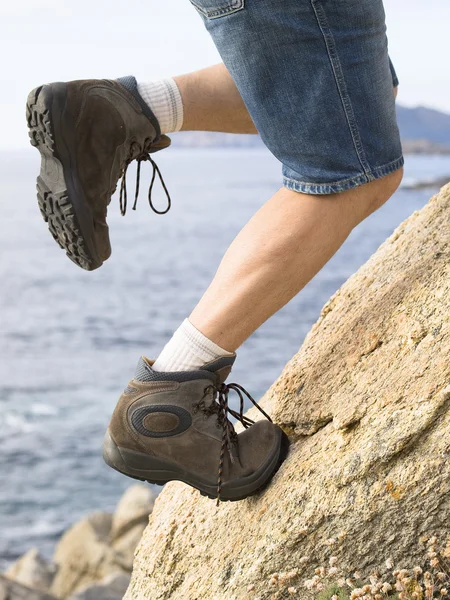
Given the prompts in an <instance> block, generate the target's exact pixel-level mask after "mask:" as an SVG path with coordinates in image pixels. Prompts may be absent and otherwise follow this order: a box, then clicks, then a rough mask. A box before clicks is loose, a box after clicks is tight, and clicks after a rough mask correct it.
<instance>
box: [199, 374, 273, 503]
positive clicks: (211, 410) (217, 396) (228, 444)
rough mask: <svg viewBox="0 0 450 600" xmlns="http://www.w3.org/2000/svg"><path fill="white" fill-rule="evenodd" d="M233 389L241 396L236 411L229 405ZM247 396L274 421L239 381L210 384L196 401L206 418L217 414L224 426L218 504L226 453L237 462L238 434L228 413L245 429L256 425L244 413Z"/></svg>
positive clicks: (219, 424) (232, 460) (218, 478)
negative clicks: (207, 401)
mask: <svg viewBox="0 0 450 600" xmlns="http://www.w3.org/2000/svg"><path fill="white" fill-rule="evenodd" d="M231 391H233V392H235V393H236V394H237V395H238V397H239V411H235V410H233V409H232V408H230V407H229V405H228V396H229V393H230V392H231ZM211 393H212V394H213V401H212V402H211V404H209V405H208V406H207V405H206V403H205V399H206V398H207V396H208V395H209V394H211ZM244 396H246V397H247V398H248V399H249V400H250V402H251V403H252V404H253V405H254V406H256V408H257V409H258V410H259V411H260V412H261V413H262V414H263V415H264V416H265V417H266V419H268V420H269V421H270V422H271V423H272V419H271V418H270V417H269V415H268V414H267V413H266V412H265V411H264V410H263V409H262V408H261V407H260V406H259V405H258V403H257V402H256V400H254V399H253V398H252V397H251V395H250V394H249V393H248V392H247V390H246V389H245V388H243V387H242V386H241V385H239V384H238V383H228V384H225V383H222V384H221V385H219V386H218V387H217V386H215V385H209V386H207V387H206V388H205V390H204V394H203V397H202V399H201V400H200V402H198V403H195V404H194V407H195V409H197V410H201V411H202V412H204V413H205V415H206V418H208V417H209V416H211V415H213V414H215V415H217V426H218V427H221V428H222V446H221V449H220V458H219V467H218V472H217V505H219V503H220V495H221V492H222V483H223V482H222V479H223V467H224V463H225V453H226V452H228V455H229V457H230V461H231V463H232V464H234V463H235V458H234V456H233V452H232V449H233V445H235V444H236V443H237V439H238V435H237V433H236V431H235V430H234V426H233V423H232V422H231V421H230V420H229V418H228V415H231V416H233V417H235V418H236V419H237V420H238V421H240V423H242V425H243V426H244V428H245V429H248V428H249V427H250V426H251V425H254V423H255V421H253V420H252V419H250V418H249V417H246V416H245V415H244V401H245V398H244Z"/></svg>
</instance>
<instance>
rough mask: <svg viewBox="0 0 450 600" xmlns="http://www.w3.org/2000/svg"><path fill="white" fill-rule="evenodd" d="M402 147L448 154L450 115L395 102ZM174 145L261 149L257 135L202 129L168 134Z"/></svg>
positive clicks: (408, 150)
mask: <svg viewBox="0 0 450 600" xmlns="http://www.w3.org/2000/svg"><path fill="white" fill-rule="evenodd" d="M397 119H398V124H399V128H400V134H401V137H402V143H403V149H404V151H405V152H410V153H433V152H436V153H442V154H447V153H450V114H447V113H444V112H441V111H438V110H435V109H433V108H426V107H424V106H418V107H416V108H409V107H406V106H401V105H397ZM170 137H171V138H172V141H173V145H174V147H192V146H197V147H201V148H202V147H203V148H211V147H233V148H239V147H240V148H260V147H262V146H263V143H262V141H261V139H260V137H259V136H258V135H245V134H244V135H234V134H230V133H213V132H204V131H182V132H179V133H175V134H172V135H171V136H170Z"/></svg>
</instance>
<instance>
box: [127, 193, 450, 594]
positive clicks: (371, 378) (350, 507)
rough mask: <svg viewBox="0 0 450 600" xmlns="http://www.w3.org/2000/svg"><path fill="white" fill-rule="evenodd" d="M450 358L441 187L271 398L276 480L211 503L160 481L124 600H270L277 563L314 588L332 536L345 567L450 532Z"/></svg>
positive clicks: (449, 207) (377, 560) (411, 549)
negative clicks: (283, 445)
mask: <svg viewBox="0 0 450 600" xmlns="http://www.w3.org/2000/svg"><path fill="white" fill-rule="evenodd" d="M449 356H450V185H448V186H446V187H444V188H443V189H442V190H441V192H440V193H439V194H438V195H436V196H434V197H433V198H432V199H431V200H430V201H429V203H428V204H427V205H426V206H425V207H424V208H423V209H422V210H420V211H415V212H414V213H413V214H412V215H411V216H410V217H409V218H408V219H407V220H406V221H404V222H403V223H402V224H401V225H399V227H397V229H396V230H395V231H394V233H393V234H392V235H391V236H390V237H389V238H388V239H387V240H386V241H385V242H384V243H383V244H382V245H381V246H380V248H379V249H378V250H377V252H375V253H374V254H373V255H372V256H371V257H370V259H369V260H368V261H367V262H366V263H365V264H364V265H363V266H362V267H361V268H360V269H359V270H358V271H357V272H356V273H355V274H354V275H352V276H351V277H350V278H349V279H348V281H347V282H346V283H345V284H344V285H343V286H342V287H341V288H340V289H339V290H338V291H337V292H336V293H335V294H334V295H333V296H332V298H330V300H329V301H328V302H327V303H326V305H325V306H324V308H323V309H322V312H321V315H320V317H319V319H318V321H317V322H316V323H315V324H314V326H313V327H312V329H311V331H310V332H309V333H308V335H307V336H306V338H305V340H304V343H303V345H302V347H301V348H300V350H299V352H298V353H297V354H296V355H295V356H294V357H293V359H292V360H291V361H290V362H289V363H288V365H287V366H286V368H285V369H284V371H283V373H282V374H281V376H280V378H279V379H278V381H277V382H275V384H274V385H273V386H272V387H271V389H270V390H269V391H268V392H267V394H266V395H265V397H264V399H263V401H262V406H263V407H264V408H265V410H268V411H269V412H270V413H271V414H272V416H273V417H274V420H275V421H276V422H277V423H278V424H279V425H280V426H281V427H283V428H284V429H285V431H286V432H287V433H288V434H289V436H290V439H291V448H290V452H289V455H288V457H287V459H286V461H285V462H284V463H283V465H282V467H281V468H280V470H279V472H278V473H277V474H276V476H275V478H274V479H273V481H272V482H271V484H270V486H269V487H268V488H267V489H266V490H264V491H263V492H261V493H259V494H257V495H256V496H253V497H251V498H248V499H247V500H244V501H241V502H237V503H223V504H221V505H220V506H219V507H216V505H215V503H214V502H212V501H210V500H208V499H207V498H204V497H202V496H200V494H199V493H198V492H197V491H195V490H192V489H191V488H189V487H188V486H186V485H184V484H181V483H171V484H168V485H167V486H166V487H165V489H164V490H163V492H162V493H161V494H160V496H159V497H158V499H157V501H156V503H155V507H154V510H153V513H152V515H151V517H150V523H149V526H148V527H147V529H146V531H145V533H144V536H143V538H142V541H141V543H140V545H139V547H138V549H137V551H136V558H135V563H134V572H133V576H132V581H131V584H130V587H129V588H128V591H127V593H126V595H125V597H124V600H144V599H146V598H152V600H169V599H170V600H181V599H183V600H197V599H199V600H200V599H202V600H204V599H210V600H232V599H235V600H241V599H246V600H247V599H251V598H255V599H256V598H259V599H260V600H266V599H269V598H272V597H273V587H271V585H272V584H271V581H272V580H273V574H274V573H279V572H284V573H286V572H290V573H295V574H296V575H295V577H293V578H291V579H289V581H287V582H286V590H285V593H286V594H287V595H288V594H290V593H291V592H289V591H288V590H289V589H291V590H292V589H295V590H297V591H296V596H295V597H298V598H302V597H309V596H308V595H306V592H305V595H303V592H302V581H303V580H304V579H305V578H306V577H308V576H310V572H311V565H312V566H314V565H317V564H321V561H322V560H323V559H324V557H325V556H326V554H327V540H329V539H330V538H336V537H337V536H339V539H340V543H339V547H338V548H337V550H336V552H337V553H338V559H339V562H340V564H341V565H342V566H345V567H346V568H347V569H348V570H349V572H351V571H352V570H356V569H357V570H358V571H361V572H362V573H369V572H370V571H371V570H372V569H374V568H377V567H379V565H380V564H382V563H383V562H384V560H385V558H386V557H387V556H390V557H392V558H393V560H394V561H395V562H396V563H398V564H400V563H403V564H405V563H408V564H413V563H414V562H415V561H420V558H421V556H420V553H421V548H420V546H419V545H418V543H417V541H418V539H419V537H420V536H422V535H424V534H433V533H438V534H439V536H440V537H441V538H445V537H447V536H448V535H449V534H450V436H449V432H450V359H449ZM250 414H251V416H252V417H253V418H259V416H258V414H257V413H256V412H255V411H254V410H253V411H250ZM306 556H307V557H310V559H309V562H308V561H305V560H303V558H302V557H306ZM272 583H273V581H272ZM280 597H284V596H280ZM286 597H288V596H286Z"/></svg>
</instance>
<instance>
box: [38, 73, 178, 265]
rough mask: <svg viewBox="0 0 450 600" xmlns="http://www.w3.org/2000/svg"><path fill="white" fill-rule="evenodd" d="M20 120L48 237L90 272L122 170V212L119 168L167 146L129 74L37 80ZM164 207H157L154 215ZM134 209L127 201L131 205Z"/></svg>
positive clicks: (99, 260) (99, 258) (103, 243)
mask: <svg viewBox="0 0 450 600" xmlns="http://www.w3.org/2000/svg"><path fill="white" fill-rule="evenodd" d="M27 122H28V128H29V136H30V140H31V144H32V145H33V146H36V148H37V149H38V150H39V152H40V153H41V172H40V175H39V177H38V179H37V194H38V202H39V207H40V210H41V213H42V216H43V217H44V220H45V221H46V222H47V223H48V227H49V230H50V233H51V234H52V236H53V237H54V238H55V240H56V242H57V243H58V244H59V245H60V246H61V248H63V249H64V250H66V253H67V256H68V257H69V258H70V259H71V260H73V262H74V263H75V264H77V265H78V266H79V267H82V268H83V269H86V270H88V271H92V270H93V269H97V268H98V267H100V266H101V265H102V264H103V261H105V260H106V259H107V258H108V257H109V256H110V254H111V245H110V242H109V233H108V225H107V224H106V213H107V207H108V204H109V203H110V201H111V196H112V195H113V193H114V192H115V190H116V188H117V182H118V181H119V179H120V177H121V176H122V177H123V179H122V185H121V188H120V205H121V212H122V214H125V211H126V201H127V191H126V179H125V176H126V170H127V167H128V165H129V164H130V162H132V161H133V160H135V159H136V160H137V161H138V175H137V184H136V195H135V205H136V199H137V195H138V192H139V175H140V164H141V162H142V161H144V160H149V161H150V162H151V163H152V165H153V179H152V184H151V186H150V191H149V202H150V206H151V207H152V208H153V209H154V207H153V204H152V202H151V187H152V186H153V182H154V179H155V174H156V173H158V175H159V177H160V178H161V174H160V172H159V169H158V168H157V166H156V164H155V163H154V161H153V160H152V159H151V157H150V153H153V152H157V151H158V150H162V149H163V148H166V147H167V146H169V145H170V138H168V137H167V136H166V135H161V130H160V127H159V123H158V121H157V119H156V117H155V115H154V114H153V112H152V111H151V110H150V108H149V107H148V106H147V104H146V103H145V102H144V100H143V99H142V98H141V96H140V95H139V92H138V89H137V83H136V79H135V78H134V77H132V76H129V77H122V78H121V79H118V80H115V81H114V80H109V79H87V80H79V81H69V82H68V83H51V84H48V85H42V86H40V87H38V88H36V89H34V90H33V91H32V92H30V94H29V96H28V100H27ZM161 182H162V184H163V187H164V190H165V192H166V194H167V197H168V201H169V205H168V207H167V209H166V210H163V211H157V210H156V209H154V210H155V212H158V213H160V214H163V213H165V212H167V210H168V209H169V208H170V197H169V195H168V192H167V189H166V187H165V185H164V182H163V181H162V179H161ZM133 208H135V206H134V207H133Z"/></svg>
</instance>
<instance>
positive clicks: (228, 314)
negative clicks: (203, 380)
mask: <svg viewBox="0 0 450 600" xmlns="http://www.w3.org/2000/svg"><path fill="white" fill-rule="evenodd" d="M401 178H402V170H399V171H396V172H395V173H393V174H391V175H389V176H387V177H384V178H382V179H378V180H376V181H372V182H370V183H368V184H366V185H363V186H361V187H359V188H356V189H353V190H350V191H347V192H342V193H340V194H332V195H326V196H313V195H308V194H302V193H298V192H293V191H290V190H287V189H286V188H281V189H280V190H279V191H278V192H277V193H276V194H275V195H274V196H273V197H272V198H271V199H270V200H269V201H268V202H267V203H266V204H265V205H264V206H263V207H262V208H261V209H260V210H259V211H258V212H257V213H256V214H255V215H254V216H253V217H252V219H250V221H249V222H248V223H247V225H246V226H245V227H244V228H243V229H242V231H241V232H240V233H239V234H238V236H237V237H236V239H235V240H234V241H233V243H232V244H231V246H230V247H229V249H228V250H227V252H226V254H225V256H224V258H223V260H222V263H221V264H220V267H219V269H218V271H217V273H216V276H215V277H214V280H213V282H212V283H211V285H210V286H209V288H208V290H207V291H206V293H205V294H204V296H203V298H202V299H201V300H200V302H199V304H198V305H197V307H196V308H195V309H194V311H193V313H192V314H191V316H190V317H189V319H190V321H191V322H192V324H193V325H194V326H195V327H197V329H199V330H200V331H201V332H202V333H203V334H204V335H205V336H207V337H208V338H209V339H211V340H212V341H214V342H215V343H216V344H218V345H219V346H221V347H222V348H224V349H225V350H228V351H230V352H231V351H234V350H236V349H237V348H238V347H239V346H240V345H241V344H242V343H243V342H244V341H245V340H246V339H247V338H248V337H249V336H250V335H251V334H252V333H253V332H254V331H255V330H256V329H257V328H258V327H259V326H260V325H261V324H262V323H264V321H266V320H267V319H268V318H269V317H270V316H271V315H273V314H274V313H275V312H276V311H278V310H279V309H280V308H281V307H282V306H284V305H285V304H286V303H287V302H289V300H291V299H292V298H293V297H294V296H295V295H296V294H297V293H298V292H299V291H300V290H301V289H302V288H303V287H304V286H305V285H306V284H307V283H308V281H310V280H311V279H312V278H313V277H314V275H315V274H316V273H317V272H318V271H319V270H320V269H321V268H322V267H323V266H324V265H325V264H326V263H327V262H328V260H329V259H330V258H331V257H332V256H333V255H334V254H335V252H336V251H337V250H338V249H339V247H340V246H341V245H342V244H343V242H344V241H345V239H346V238H347V237H348V235H349V234H350V232H351V231H352V229H353V228H354V227H355V226H356V225H358V223H360V222H361V221H362V220H363V219H364V218H366V217H367V216H368V215H369V214H371V213H372V212H374V211H375V210H376V209H377V208H379V207H380V206H381V205H382V204H383V203H384V202H385V201H386V200H387V199H388V198H389V197H390V196H391V195H392V194H393V193H394V192H395V190H396V189H397V187H398V185H399V184H400V181H401Z"/></svg>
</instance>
